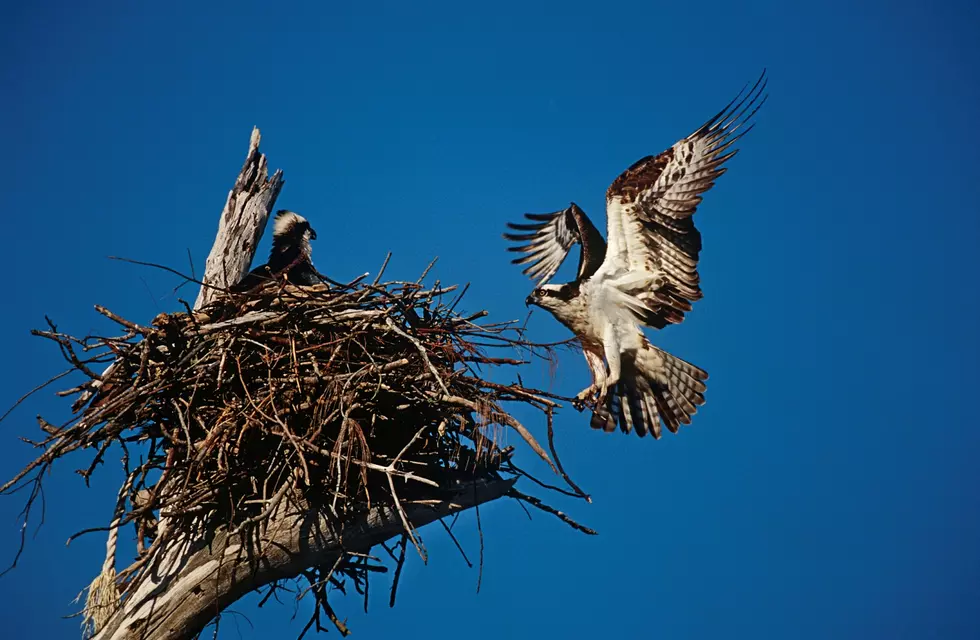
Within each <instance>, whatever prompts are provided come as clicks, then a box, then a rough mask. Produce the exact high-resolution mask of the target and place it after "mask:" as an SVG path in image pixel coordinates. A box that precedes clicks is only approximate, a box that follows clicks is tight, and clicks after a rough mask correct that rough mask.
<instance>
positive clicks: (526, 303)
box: [524, 295, 534, 307]
mask: <svg viewBox="0 0 980 640" xmlns="http://www.w3.org/2000/svg"><path fill="white" fill-rule="evenodd" d="M532 304H534V296H533V295H530V296H528V297H526V298H524V306H525V307H530V306H531V305H532Z"/></svg>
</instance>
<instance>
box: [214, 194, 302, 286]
mask: <svg viewBox="0 0 980 640" xmlns="http://www.w3.org/2000/svg"><path fill="white" fill-rule="evenodd" d="M310 240H316V231H314V230H313V227H311V226H310V223H309V222H307V220H306V218H304V217H303V216H301V215H299V214H298V213H296V212H295V211H288V210H286V209H280V210H279V211H277V212H276V217H275V220H274V221H273V224H272V251H270V252H269V261H268V262H267V263H266V264H264V265H262V266H260V267H256V268H255V269H252V271H251V272H249V274H248V275H246V276H245V277H244V278H242V280H241V282H239V283H238V284H236V285H235V286H234V287H232V291H236V292H241V291H248V290H249V289H252V288H253V287H256V286H258V285H259V284H261V283H263V282H265V281H267V280H269V279H270V278H272V277H275V276H278V275H284V276H285V278H286V281H287V282H289V283H290V284H297V285H301V286H309V285H314V284H320V282H321V280H320V278H319V276H318V275H317V271H316V269H315V268H314V267H313V259H312V254H313V248H312V247H311V246H310Z"/></svg>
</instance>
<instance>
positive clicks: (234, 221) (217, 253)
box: [194, 128, 283, 309]
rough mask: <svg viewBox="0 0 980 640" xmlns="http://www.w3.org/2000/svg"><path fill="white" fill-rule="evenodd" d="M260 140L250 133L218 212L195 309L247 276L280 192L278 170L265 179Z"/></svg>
mask: <svg viewBox="0 0 980 640" xmlns="http://www.w3.org/2000/svg"><path fill="white" fill-rule="evenodd" d="M261 139H262V136H261V135H260V134H259V130H258V128H255V129H252V139H251V140H250V142H249V145H248V156H247V157H246V158H245V165H244V166H243V167H242V171H241V173H239V174H238V179H237V180H235V186H234V187H232V189H231V191H230V192H228V201H227V202H225V208H224V210H223V211H222V212H221V219H220V221H219V222H218V235H217V237H216V238H215V239H214V245H213V246H212V247H211V253H210V254H209V255H208V261H207V263H206V265H205V270H204V277H203V278H202V279H201V282H203V283H204V286H202V287H201V291H200V293H198V295H197V302H195V303H194V308H195V309H199V308H201V307H202V306H204V305H206V304H207V303H209V302H211V300H213V299H214V296H215V295H216V294H218V293H219V292H220V290H221V289H225V288H227V287H230V286H231V285H233V284H235V283H236V282H238V281H239V280H241V279H242V277H244V276H245V274H246V273H248V268H249V266H250V265H251V264H252V259H253V258H254V257H255V250H256V248H257V247H258V245H259V240H261V239H262V232H263V231H265V226H266V223H267V222H268V220H269V214H270V213H272V208H273V207H274V206H275V205H276V198H278V197H279V191H281V190H282V184H283V178H282V170H281V169H280V170H277V171H276V172H275V173H274V174H273V175H272V178H269V165H268V163H267V161H266V158H265V154H262V153H259V142H260V141H261ZM215 287H216V288H215Z"/></svg>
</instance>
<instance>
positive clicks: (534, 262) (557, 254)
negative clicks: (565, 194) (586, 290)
mask: <svg viewBox="0 0 980 640" xmlns="http://www.w3.org/2000/svg"><path fill="white" fill-rule="evenodd" d="M524 217H525V218H527V219H528V220H530V221H531V223H529V224H515V223H512V222H508V223H507V226H508V227H510V228H511V229H514V230H515V231H521V232H523V233H505V234H504V238H506V239H507V240H510V241H512V242H518V243H526V244H523V245H519V246H515V247H508V249H507V250H508V251H516V252H519V253H523V254H524V255H523V256H521V257H519V258H515V259H514V260H512V261H511V262H513V263H514V264H527V265H528V266H527V268H525V269H524V273H526V274H527V275H529V276H530V277H531V278H532V279H535V280H537V281H538V284H537V286H539V287H540V286H541V285H542V284H544V283H545V282H547V281H548V280H549V279H550V278H551V277H552V276H554V275H555V273H556V272H557V271H558V267H560V266H561V263H562V262H563V261H564V260H565V256H567V255H568V252H569V250H570V249H571V248H572V245H574V244H575V243H579V244H581V245H582V253H581V256H580V257H579V263H578V278H579V279H580V280H581V279H584V278H587V277H589V276H591V275H592V274H593V273H595V271H596V269H598V268H599V265H600V264H602V261H603V259H604V258H605V254H606V241H605V240H603V239H602V235H601V234H600V233H599V230H598V229H596V227H595V225H594V224H592V221H591V220H589V217H588V216H587V215H585V212H584V211H582V209H581V208H579V206H578V205H577V204H575V203H574V202H573V203H571V205H570V206H569V207H568V208H567V209H562V210H561V211H555V212H553V213H525V214H524Z"/></svg>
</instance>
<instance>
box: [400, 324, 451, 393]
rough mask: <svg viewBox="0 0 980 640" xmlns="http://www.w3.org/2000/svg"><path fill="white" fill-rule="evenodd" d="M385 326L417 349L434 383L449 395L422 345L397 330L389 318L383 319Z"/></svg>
mask: <svg viewBox="0 0 980 640" xmlns="http://www.w3.org/2000/svg"><path fill="white" fill-rule="evenodd" d="M385 324H387V325H388V326H389V327H391V329H392V331H394V332H395V333H397V334H398V335H400V336H402V337H404V338H406V339H407V340H408V341H409V342H411V343H412V344H414V345H415V348H416V349H418V351H419V353H420V354H422V359H423V360H424V361H425V364H426V366H427V367H429V371H431V372H432V376H433V377H434V378H435V380H436V382H437V383H439V386H440V387H441V388H442V391H443V393H445V394H446V395H447V396H448V395H451V394H450V393H449V389H448V388H447V387H446V383H445V382H443V381H442V376H440V375H439V372H438V371H436V368H435V367H434V366H432V361H430V360H429V355H428V354H427V353H426V352H425V347H423V346H422V343H421V342H419V341H418V340H417V339H416V338H413V337H412V336H410V335H409V334H407V333H406V332H404V331H402V330H401V329H399V328H398V325H396V324H395V323H394V321H393V320H392V319H391V318H385Z"/></svg>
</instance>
